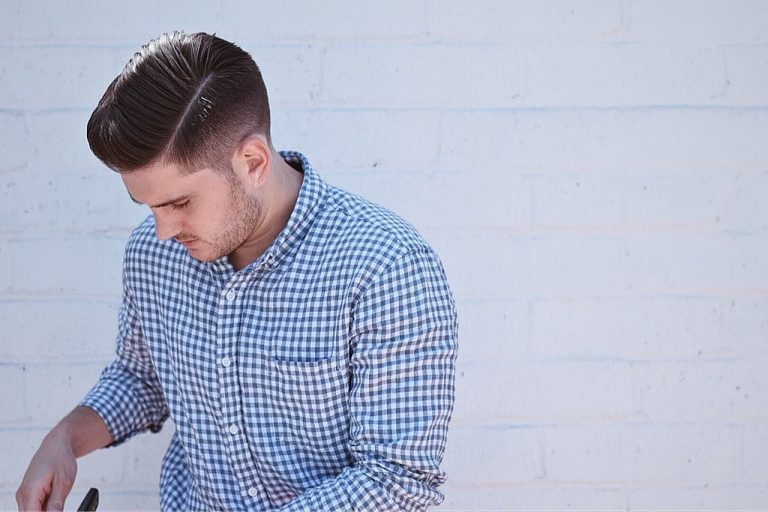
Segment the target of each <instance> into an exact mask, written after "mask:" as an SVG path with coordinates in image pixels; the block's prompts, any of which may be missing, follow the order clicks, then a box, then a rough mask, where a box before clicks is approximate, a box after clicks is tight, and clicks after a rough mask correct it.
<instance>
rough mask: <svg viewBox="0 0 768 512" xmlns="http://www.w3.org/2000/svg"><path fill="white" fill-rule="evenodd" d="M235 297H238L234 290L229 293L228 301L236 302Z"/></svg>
mask: <svg viewBox="0 0 768 512" xmlns="http://www.w3.org/2000/svg"><path fill="white" fill-rule="evenodd" d="M235 297H237V294H236V293H235V292H234V291H233V290H229V292H227V300H228V301H229V302H232V301H233V300H235Z"/></svg>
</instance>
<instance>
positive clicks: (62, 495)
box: [45, 475, 75, 511]
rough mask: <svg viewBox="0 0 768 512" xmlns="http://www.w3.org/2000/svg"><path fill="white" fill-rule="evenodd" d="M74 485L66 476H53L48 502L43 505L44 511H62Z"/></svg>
mask: <svg viewBox="0 0 768 512" xmlns="http://www.w3.org/2000/svg"><path fill="white" fill-rule="evenodd" d="M74 484H75V481H74V479H72V478H69V477H67V476H58V475H57V476H55V477H54V478H53V488H51V495H50V496H48V502H47V503H46V504H45V510H57V511H62V510H64V502H65V501H66V499H67V496H68V495H69V491H71V490H72V486H73V485H74Z"/></svg>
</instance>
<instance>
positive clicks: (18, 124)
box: [0, 112, 29, 178]
mask: <svg viewBox="0 0 768 512" xmlns="http://www.w3.org/2000/svg"><path fill="white" fill-rule="evenodd" d="M0 133H2V134H3V146H2V148H3V157H2V159H0V178H3V177H4V175H6V173H18V172H19V171H23V170H24V169H25V168H26V167H27V155H26V154H25V153H26V152H25V151H24V149H25V148H26V147H27V140H28V137H29V134H28V133H27V127H26V123H25V119H24V115H23V114H21V113H18V112H0Z"/></svg>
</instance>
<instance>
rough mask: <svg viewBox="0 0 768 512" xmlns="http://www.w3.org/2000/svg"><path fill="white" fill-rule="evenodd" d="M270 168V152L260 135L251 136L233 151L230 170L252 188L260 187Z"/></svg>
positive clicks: (265, 141)
mask: <svg viewBox="0 0 768 512" xmlns="http://www.w3.org/2000/svg"><path fill="white" fill-rule="evenodd" d="M271 167H272V151H271V150H270V148H269V143H268V142H267V140H266V139H265V138H264V137H263V136H261V135H251V136H249V137H248V138H247V139H245V140H244V141H243V142H241V143H240V145H239V146H238V147H237V149H236V150H235V154H234V155H233V156H232V169H234V171H235V174H236V175H237V176H240V177H241V178H242V179H244V180H245V182H246V183H248V184H250V185H252V186H253V187H261V186H262V185H263V184H264V182H265V181H266V179H267V177H268V176H269V172H270V169H271Z"/></svg>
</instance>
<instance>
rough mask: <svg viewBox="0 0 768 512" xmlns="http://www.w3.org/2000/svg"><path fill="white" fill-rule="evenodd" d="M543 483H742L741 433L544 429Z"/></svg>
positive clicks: (674, 427)
mask: <svg viewBox="0 0 768 512" xmlns="http://www.w3.org/2000/svg"><path fill="white" fill-rule="evenodd" d="M541 437H542V440H541V442H542V444H543V446H544V453H545V460H546V462H545V464H546V475H544V478H546V479H551V480H555V481H564V482H581V483H584V484H587V483H591V484H592V485H594V484H595V483H601V484H603V485H605V484H608V483H614V484H619V483H624V484H626V485H632V484H635V483H643V484H659V483H668V484H674V485H675V487H680V486H686V485H691V484H700V485H703V484H704V483H706V482H712V481H718V482H738V481H739V478H740V475H741V463H740V461H741V455H740V444H741V441H740V436H739V432H738V428H737V427H730V426H727V425H723V424H716V425H706V424H701V425H700V424H626V425H605V424H600V423H597V424H590V425H578V426H562V427H553V428H549V429H545V430H544V431H543V433H542V436H541Z"/></svg>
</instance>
